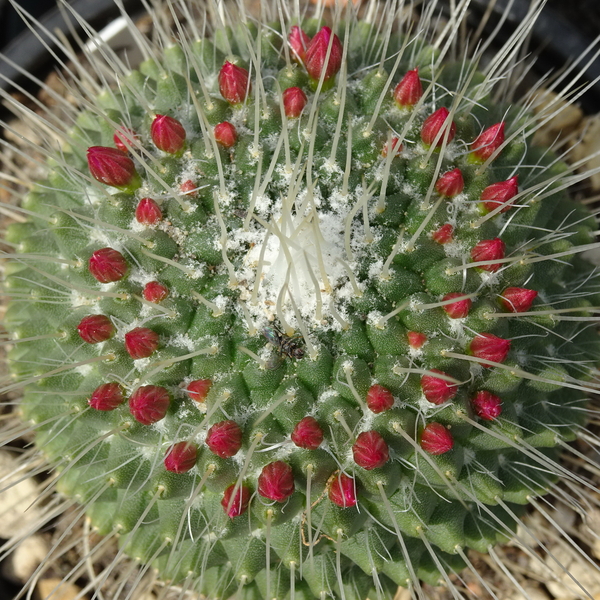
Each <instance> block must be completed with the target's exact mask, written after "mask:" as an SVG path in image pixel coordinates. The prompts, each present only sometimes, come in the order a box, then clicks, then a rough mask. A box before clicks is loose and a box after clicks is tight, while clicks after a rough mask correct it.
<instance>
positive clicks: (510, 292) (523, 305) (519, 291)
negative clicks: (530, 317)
mask: <svg viewBox="0 0 600 600" xmlns="http://www.w3.org/2000/svg"><path fill="white" fill-rule="evenodd" d="M537 295H538V293H537V292H536V291H535V290H528V289H527V288H518V287H508V288H506V289H505V290H504V291H503V292H502V295H501V296H500V304H501V305H502V306H503V307H504V308H505V309H506V310H507V311H508V312H513V313H520V312H527V311H528V310H529V309H530V308H531V305H532V304H533V301H534V300H535V298H536V296H537Z"/></svg>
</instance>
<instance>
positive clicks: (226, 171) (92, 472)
mask: <svg viewBox="0 0 600 600" xmlns="http://www.w3.org/2000/svg"><path fill="white" fill-rule="evenodd" d="M338 8H341V7H338ZM270 9H272V10H273V12H272V14H271V15H270V16H269V18H268V19H266V20H263V21H253V20H251V19H250V18H249V17H247V16H246V15H245V13H243V12H242V13H241V16H240V18H239V19H232V20H231V21H230V22H225V23H221V24H219V23H218V22H215V23H214V31H211V33H210V34H206V37H201V38H200V39H195V38H194V37H193V36H179V40H178V42H177V44H175V45H171V46H169V47H166V48H165V49H164V52H162V53H159V52H157V48H154V47H150V46H146V47H145V50H146V55H147V56H148V58H147V59H146V60H145V61H144V62H143V63H142V64H141V66H140V67H139V70H135V71H131V72H126V70H125V69H124V68H123V69H122V72H121V73H118V75H119V85H118V87H113V88H110V89H105V90H104V91H102V92H101V93H100V94H99V95H97V97H92V98H90V99H88V100H86V101H85V105H86V107H85V109H84V110H82V111H81V112H80V113H79V114H78V115H77V117H76V121H75V123H74V124H73V125H72V126H70V127H69V132H68V135H66V136H65V138H64V140H63V142H62V145H61V149H60V152H57V153H56V154H55V155H54V157H53V158H52V159H51V160H50V162H49V165H48V177H47V179H46V180H44V181H43V182H41V183H39V184H37V185H36V186H35V187H34V188H33V190H32V191H31V192H30V193H28V194H27V196H26V197H24V198H23V201H22V207H23V214H25V215H27V218H26V219H24V220H23V221H22V222H18V223H14V224H12V225H11V226H10V228H9V230H8V233H7V235H6V240H7V242H8V243H9V244H12V245H14V248H15V254H14V259H13V260H11V261H10V262H9V263H8V264H7V265H6V267H5V284H4V285H5V289H6V290H7V293H8V294H9V295H10V296H12V297H13V299H12V300H11V302H10V304H9V306H8V310H7V313H6V318H5V323H6V327H7V329H8V330H9V331H10V332H11V333H12V334H13V336H14V340H15V344H14V347H13V349H12V350H11V351H10V355H9V363H10V368H11V370H12V373H13V375H14V377H15V378H16V380H17V382H18V383H15V384H13V386H14V387H22V388H23V390H24V398H23V401H22V404H21V411H22V414H23V418H24V419H25V420H26V421H27V422H29V423H31V424H32V427H33V428H34V429H35V432H36V437H35V443H36V445H37V447H38V448H39V449H40V450H41V451H42V452H43V454H44V455H45V456H46V457H47V459H48V461H49V462H50V464H52V465H54V467H55V468H56V470H57V472H58V477H57V489H58V490H59V491H60V492H61V493H62V494H64V495H66V496H67V497H71V498H76V499H77V500H78V501H79V502H80V503H81V504H83V505H85V507H86V512H87V516H88V517H89V519H90V521H91V524H92V526H93V527H94V528H95V529H96V530H97V531H98V532H100V533H102V534H113V535H118V536H119V539H120V544H121V546H122V548H123V550H124V552H125V553H127V554H128V555H129V556H131V557H133V558H134V559H136V560H138V561H140V562H141V563H144V564H149V565H151V566H152V567H155V568H156V569H158V573H159V575H160V577H161V578H163V579H165V580H167V581H169V582H172V583H174V584H178V585H182V586H183V588H184V589H186V590H193V591H196V592H202V593H204V594H206V595H207V596H208V597H210V598H228V597H229V596H231V595H232V594H234V593H235V592H236V591H237V593H238V595H237V596H236V597H237V598H239V599H243V600H250V599H264V600H272V599H274V598H277V599H283V598H291V599H301V598H306V599H309V598H326V597H331V598H336V599H338V598H339V599H345V600H350V599H354V598H356V599H357V600H359V599H364V598H366V597H367V596H368V597H369V598H371V599H372V600H374V599H375V598H391V597H392V596H393V594H394V591H395V588H396V587H397V586H398V585H400V586H406V587H409V588H410V589H411V590H412V592H413V593H414V594H415V595H416V596H417V597H426V596H425V595H423V594H424V592H423V590H422V583H421V582H426V583H429V584H433V585H438V584H441V585H448V586H453V584H452V582H451V579H450V574H455V573H460V571H461V570H462V569H463V568H465V567H470V568H471V569H473V565H472V564H471V562H470V559H469V557H468V551H469V550H470V549H474V550H477V551H480V552H488V551H490V549H491V548H493V546H494V545H495V544H496V543H498V542H502V541H505V540H507V539H509V538H510V537H511V536H513V534H514V533H515V531H516V528H517V525H518V523H519V517H520V516H521V515H522V514H523V512H524V510H525V507H526V505H527V504H528V503H529V502H530V501H531V500H534V501H535V498H536V497H538V496H540V495H543V494H545V493H547V492H548V491H549V490H550V489H552V488H553V487H554V486H555V485H556V482H557V481H558V480H562V481H571V480H572V476H571V475H570V473H569V472H568V470H567V469H566V468H565V467H563V466H561V465H560V464H559V463H558V462H557V461H558V460H559V454H560V452H561V451H562V450H563V449H564V448H565V447H566V446H567V442H571V441H573V440H574V439H575V438H576V437H577V434H578V433H579V431H580V430H581V429H582V427H583V426H584V425H585V424H586V420H587V415H588V413H587V411H586V407H587V400H586V394H587V393H588V392H590V391H592V390H593V389H595V387H594V385H593V383H592V382H590V380H591V379H592V378H593V376H594V372H595V371H594V368H595V364H596V362H597V360H598V356H599V354H600V343H599V340H598V336H597V334H596V331H595V328H594V326H593V323H594V320H595V319H594V318H593V317H591V316H590V315H591V314H592V313H593V312H595V311H597V310H598V309H597V308H596V307H597V306H598V302H599V298H598V272H597V270H596V269H595V267H593V266H592V265H591V264H590V263H589V262H587V261H586V260H584V259H583V258H582V256H581V254H582V252H583V251H585V250H587V249H589V248H590V247H593V246H594V232H595V230H596V227H597V226H596V223H595V220H594V218H593V217H592V216H591V214H590V213H589V212H588V211H587V210H586V209H585V208H584V207H582V206H581V205H579V204H576V203H574V202H573V201H572V200H570V199H569V196H568V193H567V188H568V187H569V185H570V183H571V182H572V181H573V180H574V179H575V177H574V176H572V174H571V172H570V171H569V169H568V167H567V166H566V165H565V164H564V163H563V162H562V161H561V159H560V158H559V157H557V156H556V155H555V154H554V153H553V152H551V151H549V150H548V149H545V148H539V147H537V146H535V145H534V144H532V141H531V137H532V133H533V132H534V131H535V129H536V127H537V121H536V119H535V118H534V117H533V116H532V114H531V112H530V110H529V108H527V107H525V108H523V107H522V106H519V105H515V106H511V105H510V104H509V103H508V101H505V100H504V99H503V98H502V96H501V94H500V95H499V94H498V93H497V91H496V90H497V87H496V85H497V82H498V81H499V80H501V79H502V77H505V76H507V71H508V70H509V69H510V68H511V67H512V62H511V61H510V60H508V59H507V60H506V61H505V62H503V61H502V60H500V59H499V60H498V61H496V62H495V63H494V62H492V63H491V66H489V67H487V69H486V70H485V71H483V72H482V71H480V70H478V64H477V58H479V57H478V56H476V57H475V58H474V59H473V60H469V61H464V60H459V61H456V60H454V59H453V58H452V56H453V54H454V53H453V52H452V51H451V48H452V43H453V40H454V36H455V33H454V30H455V29H456V25H455V24H454V25H453V27H450V29H452V31H450V30H448V31H446V32H445V33H443V34H441V37H439V38H438V39H437V41H436V43H432V42H431V41H430V38H429V37H428V36H427V34H426V33H423V32H422V33H417V30H416V29H415V30H413V31H410V30H409V27H408V26H407V24H406V23H404V21H403V19H404V18H405V16H402V15H405V13H404V12H402V11H401V10H400V7H397V6H395V5H394V7H388V8H387V9H383V13H382V14H379V16H377V17H375V16H373V14H370V16H369V17H368V18H365V19H361V18H359V17H358V16H357V15H358V10H359V9H357V8H356V7H355V8H352V7H346V8H345V9H344V10H339V11H338V12H337V13H336V14H335V16H334V18H333V19H332V20H331V21H330V22H329V26H328V25H327V24H326V23H325V22H324V21H322V20H320V19H319V18H317V17H318V16H319V14H320V11H317V12H316V13H315V15H314V16H313V18H311V15H310V14H309V15H307V16H306V17H305V18H302V19H299V18H298V15H296V16H295V17H290V18H288V17H287V16H282V15H285V14H286V12H287V10H286V9H285V7H284V3H281V4H276V5H274V6H273V7H270V8H268V9H265V10H267V12H268V10H270ZM454 16H455V17H456V18H458V15H454ZM452 23H453V21H450V24H452ZM192 31H194V30H193V29H192ZM522 31H525V25H524V26H523V29H522ZM510 44H513V42H512V41H511V42H510V43H509V45H508V46H507V47H508V49H509V50H510V51H511V52H515V47H514V44H513V45H512V46H511V45H510ZM115 64H116V63H115ZM81 93H82V94H83V93H84V92H83V91H82V92H81ZM9 387H10V386H9ZM492 552H493V550H492ZM456 593H458V592H456Z"/></svg>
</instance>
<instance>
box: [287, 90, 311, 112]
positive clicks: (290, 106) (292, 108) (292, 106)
mask: <svg viewBox="0 0 600 600" xmlns="http://www.w3.org/2000/svg"><path fill="white" fill-rule="evenodd" d="M307 102H308V98H307V97H306V94H305V93H304V92H303V91H302V90H301V89H300V88H299V87H290V88H287V89H285V90H283V110H284V112H285V116H286V117H287V118H288V119H297V118H298V117H299V116H300V115H301V114H302V111H303V110H304V107H305V106H306V103H307Z"/></svg>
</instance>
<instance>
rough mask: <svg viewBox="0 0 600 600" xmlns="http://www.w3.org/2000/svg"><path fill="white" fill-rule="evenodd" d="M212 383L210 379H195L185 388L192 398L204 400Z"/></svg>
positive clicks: (196, 400) (197, 400)
mask: <svg viewBox="0 0 600 600" xmlns="http://www.w3.org/2000/svg"><path fill="white" fill-rule="evenodd" d="M212 384H213V382H212V380H211V379H196V381H190V383H188V386H187V388H186V389H187V392H188V394H189V395H190V398H191V399H192V400H194V401H195V402H204V401H205V400H206V396H207V395H208V392H209V391H210V388H211V387H212Z"/></svg>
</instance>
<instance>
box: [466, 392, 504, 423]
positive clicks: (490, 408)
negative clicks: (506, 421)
mask: <svg viewBox="0 0 600 600" xmlns="http://www.w3.org/2000/svg"><path fill="white" fill-rule="evenodd" d="M471 404H472V405H473V410H474V411H475V414H476V415H477V416H478V417H479V418H480V419H483V420H484V421H493V420H494V419H497V418H498V417H499V416H500V414H501V413H502V400H500V398H498V396H494V394H491V393H490V392H485V391H481V392H477V394H476V395H475V397H474V398H473V400H472V402H471Z"/></svg>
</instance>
